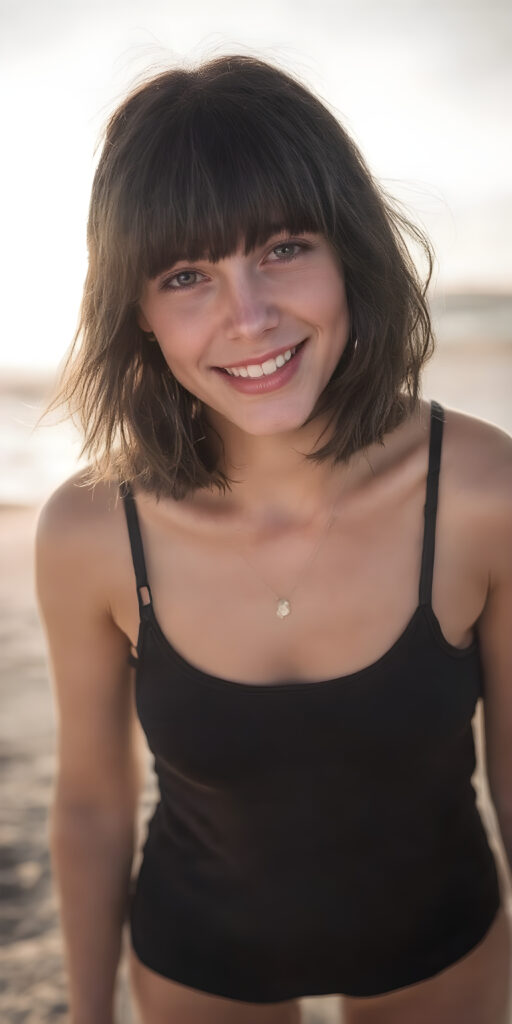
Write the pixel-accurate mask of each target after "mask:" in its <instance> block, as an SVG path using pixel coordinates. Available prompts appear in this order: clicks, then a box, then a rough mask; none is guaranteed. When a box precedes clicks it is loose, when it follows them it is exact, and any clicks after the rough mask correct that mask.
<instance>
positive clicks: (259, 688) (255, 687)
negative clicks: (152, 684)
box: [137, 602, 478, 693]
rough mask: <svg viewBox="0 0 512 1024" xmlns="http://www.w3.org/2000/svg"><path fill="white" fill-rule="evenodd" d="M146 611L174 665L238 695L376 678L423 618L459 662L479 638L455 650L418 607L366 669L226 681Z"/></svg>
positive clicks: (427, 610) (426, 609) (425, 608)
mask: <svg viewBox="0 0 512 1024" xmlns="http://www.w3.org/2000/svg"><path fill="white" fill-rule="evenodd" d="M145 609H146V616H145V617H144V618H145V622H146V624H148V625H150V626H152V628H153V631H154V634H155V637H156V639H157V640H158V642H159V643H160V646H161V648H162V650H163V651H164V653H165V654H166V655H167V657H170V658H171V660H173V661H174V663H175V664H176V663H177V664H178V665H179V666H180V668H181V669H182V670H183V671H184V672H185V673H186V674H187V675H188V676H189V677H190V678H191V679H193V680H194V681H195V682H198V683H201V684H204V685H205V686H211V687H216V688H217V689H231V690H236V691H237V692H239V693H240V692H243V691H245V692H247V693H259V692H263V693H266V692H268V691H275V692H285V691H290V692H297V691H299V690H304V691H305V692H312V691H313V690H317V689H324V688H327V689H328V688H330V687H334V686H336V685H350V683H352V682H360V681H361V679H364V678H365V677H366V676H368V677H371V676H373V675H374V673H375V671H376V670H378V669H380V668H381V666H382V665H383V664H385V663H386V662H387V661H388V660H389V659H391V658H392V657H393V655H395V654H396V653H397V651H398V650H399V648H400V647H401V646H402V645H403V644H404V643H405V641H406V639H408V637H409V635H410V634H411V633H412V632H413V630H414V628H415V627H416V624H417V622H418V621H421V620H422V619H423V620H424V621H426V623H427V625H428V627H429V630H430V633H431V636H432V637H433V639H434V640H435V642H436V645H437V646H438V647H440V648H441V649H442V650H443V651H444V652H445V653H446V654H448V655H449V656H451V657H453V658H456V659H460V658H466V657H469V656H471V655H472V654H474V653H475V651H476V650H477V647H478V643H477V640H476V639H473V640H472V641H471V643H470V644H468V645H467V646H466V647H456V646H454V645H453V644H451V643H449V641H448V640H446V638H445V636H444V634H443V632H442V629H441V625H440V623H439V620H438V618H437V616H436V614H435V612H434V610H433V608H432V607H431V605H427V604H418V605H417V606H416V608H415V609H414V611H413V613H412V615H411V617H410V618H409V620H408V622H407V623H406V625H405V626H404V628H403V630H402V632H401V633H400V635H399V636H398V637H397V639H396V640H395V641H394V642H393V643H392V644H391V646H390V647H388V648H387V650H386V651H384V653H383V654H381V655H379V657H378V658H376V659H375V661H372V662H370V664H369V665H365V666H363V668H360V669H356V670H355V671H354V672H347V673H345V675H340V676H334V677H332V678H328V679H319V680H305V681H304V682H302V683H301V682H298V681H294V680H289V681H284V682H281V683H243V682H241V681H239V680H236V679H225V678H223V677H222V676H216V675H213V674H212V673H210V672H206V671H203V669H201V668H199V667H198V666H197V665H194V664H193V663H192V662H191V661H189V660H188V659H187V658H184V657H183V655H182V654H180V653H179V651H178V650H177V649H176V647H175V646H174V644H172V643H171V641H170V640H169V639H168V637H167V636H166V635H165V633H164V632H163V630H162V628H161V626H160V623H159V621H158V619H157V617H156V614H155V611H154V608H153V603H152V602H151V603H150V604H148V605H145ZM144 618H141V626H142V623H143V622H144ZM143 655H144V639H143V638H142V643H141V644H140V653H139V655H138V658H139V661H140V659H141V658H142V657H143ZM140 667H141V665H140V664H139V665H138V666H137V670H140Z"/></svg>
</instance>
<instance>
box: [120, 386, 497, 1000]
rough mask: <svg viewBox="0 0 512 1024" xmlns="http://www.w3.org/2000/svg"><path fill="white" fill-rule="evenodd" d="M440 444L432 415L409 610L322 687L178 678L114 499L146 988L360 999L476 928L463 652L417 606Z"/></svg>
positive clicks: (479, 933) (186, 672) (427, 570)
mask: <svg viewBox="0 0 512 1024" xmlns="http://www.w3.org/2000/svg"><path fill="white" fill-rule="evenodd" d="M442 428H443V410H442V408H441V407H440V406H439V405H438V404H437V403H432V416H431V436H430V454H429V470H428V478H427V494H426V502H425V532H424V542H423V553H422V562H421V580H420V594H419V603H418V606H417V608H416V610H415V612H414V613H413V615H412V617H411V619H410V621H409V623H408V624H407V626H406V627H405V629H404V631H403V633H402V634H401V636H400V637H399V639H398V640H397V641H396V643H394V644H393V646H392V647H391V648H390V649H389V650H388V651H387V652H386V653H385V654H384V655H383V656H382V657H380V658H379V659H378V660H377V661H375V662H374V663H373V664H371V665H369V666H368V667H366V668H364V669H362V670H361V671H358V672H353V673H351V674H350V675H345V676H341V677H339V678H337V679H328V680H323V681H319V682H313V683H304V682H297V681H293V680H290V682H286V683H281V684H278V685H270V686H258V685H256V684H245V683H237V682H233V681H229V680H225V679H221V678H219V677H216V676H213V675H209V674H208V673H204V672H201V671H199V670H198V669H197V668H195V667H194V666H193V665H192V664H191V663H189V662H188V661H185V660H184V659H183V658H182V657H181V656H180V655H179V653H178V652H177V651H176V650H175V649H174V647H173V646H172V644H171V643H170V642H169V640H168V639H166V637H165V636H164V634H163V633H162V631H161V629H160V626H159V624H158V621H157V619H156V617H155V614H154V610H153V604H152V602H151V601H150V603H149V604H144V603H143V601H142V599H141V594H140V589H141V587H144V586H147V585H148V583H147V578H146V571H145V566H144V555H143V548H142V542H141V537H140V530H139V525H138V520H137V512H136V506H135V502H134V500H133V496H132V495H131V492H130V489H129V488H127V487H125V488H124V489H123V495H124V504H125V508H126V512H127V522H128V527H129V532H130V541H131V545H132V551H133V555H134V565H135V571H136V581H137V586H138V593H139V605H140V609H141V622H140V632H139V639H138V665H137V673H136V700H137V709H138V714H139V717H140V720H141V723H142V726H143V728H144V730H145V733H146V736H147V739H148V743H149V746H150V748H151V750H152V752H153V755H154V759H155V760H154V763H155V770H156V773H157V776H158V782H159V787H160V799H159V801H158V804H157V807H156V810H155V812H154V814H153V817H152V819H151V822H150V824H149V828H148V835H147V839H146V842H145V846H144V855H143V860H142V865H141V868H140V871H139V874H138V878H137V879H136V880H135V882H134V891H133V896H132V902H131V915H130V916H131V934H132V942H133V946H134V949H135V952H136V953H137V955H138V957H139V958H140V960H142V962H143V963H145V964H146V965H147V966H148V967H150V968H151V969H152V970H154V971H156V972H157V973H159V974H161V975H163V976H165V977H168V978H171V979H173V980H175V981H178V982H180V983H181V984H184V985H188V986H191V987H193V988H195V989H200V990H203V991H205V992H210V993H213V994H216V995H220V996H224V997H228V998H232V999H239V1000H244V1001H247V1002H256V1003H265V1002H278V1001H281V1000H285V999H291V998H297V997H301V996H308V995H327V994H334V993H336V994H337V993H340V994H345V995H351V996H372V995H377V994H381V993H384V992H388V991H390V990H393V989H397V988H401V987H403V986H406V985H412V984H414V983H415V982H418V981H421V980H424V979H426V978H429V977H431V976H432V975H434V974H436V973H437V972H438V971H441V970H443V969H444V968H446V967H448V966H449V965H451V964H453V963H454V962H455V961H456V960H458V959H459V958H460V957H462V956H464V955H465V954H467V953H468V952H469V951H470V950H471V949H472V948H473V947H474V946H475V945H476V944H477V943H478V942H479V941H480V940H481V939H482V938H483V936H484V935H485V933H486V931H487V930H488V928H489V927H490V925H491V923H492V921H493V919H494V917H495V914H496V912H497V910H498V907H499V905H500V893H499V887H498V879H497V873H496V866H495V861H494V858H493V855H492V853H491V850H490V847H489V844H488V840H487V835H486V832H485V829H484V827H483V824H482V821H481V819H480V816H479V813H478V811H477V808H476V804H475V792H474V789H473V787H472V784H471V776H472V774H473V771H474V768H475V750H474V742H473V732H472V718H473V715H474V712H475V708H476V704H477V701H478V699H479V697H480V696H481V693H482V673H481V665H480V659H479V654H478V646H477V643H476V642H473V643H472V644H471V645H470V646H469V647H467V648H465V649H463V650H460V649H459V648H456V647H453V646H452V645H451V644H449V643H448V642H447V641H446V640H445V638H444V636H443V634H442V632H441V628H440V625H439V622H438V620H437V618H436V616H435V614H434V612H433V609H432V607H431V603H430V595H431V590H432V571H433V565H434V547H435V544H434V541H435V522H436V509H437V489H438V480H439V468H440V461H441V446H442ZM198 628H200V626H199V625H198ZM226 641H227V642H228V641H229V642H231V641H232V637H230V635H229V630H228V629H226Z"/></svg>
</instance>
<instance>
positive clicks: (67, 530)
mask: <svg viewBox="0 0 512 1024" xmlns="http://www.w3.org/2000/svg"><path fill="white" fill-rule="evenodd" d="M118 505H119V489H118V487H117V486H116V485H114V484H113V483H108V482H104V481H102V482H100V483H97V484H95V485H94V486H93V485H91V484H90V483H88V482H87V469H83V470H79V471H78V472H77V473H75V474H74V475H73V476H71V477H69V478H68V479H67V480H65V481H64V482H63V483H62V484H60V486H59V487H57V489H56V490H55V491H53V493H52V494H50V496H49V498H48V499H47V500H46V502H45V504H44V505H43V506H42V508H41V511H40V513H39V517H38V521H37V536H38V541H39V543H42V544H49V545H52V546H53V545H56V546H57V547H63V548H64V547H65V548H68V550H69V548H70V547H72V546H74V545H79V546H80V548H81V549H82V550H85V551H87V552H88V553H89V554H90V553H91V551H92V550H93V548H94V547H95V546H97V545H98V544H101V543H102V542H103V541H104V540H105V539H107V534H108V531H109V530H111V529H112V525H111V524H112V521H113V517H114V516H115V515H116V514H117V508H118Z"/></svg>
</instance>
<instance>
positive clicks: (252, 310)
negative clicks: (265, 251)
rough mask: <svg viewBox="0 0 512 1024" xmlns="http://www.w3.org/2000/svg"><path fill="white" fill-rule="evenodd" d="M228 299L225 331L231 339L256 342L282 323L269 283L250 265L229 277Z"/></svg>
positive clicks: (236, 269)
mask: <svg viewBox="0 0 512 1024" xmlns="http://www.w3.org/2000/svg"><path fill="white" fill-rule="evenodd" d="M225 299H226V328H225V333H226V337H227V338H228V339H229V340H231V341H254V340H256V339H258V338H259V337H261V336H262V335H264V334H265V333H266V332H267V331H270V330H272V329H273V328H275V327H277V325H278V323H279V312H278V308H277V305H276V302H275V300H273V299H272V296H271V294H270V292H269V285H268V283H267V282H266V281H265V280H264V279H263V275H258V273H257V271H255V270H254V269H253V268H251V267H247V266H243V265H241V266H239V267H236V268H235V269H233V271H232V273H230V274H229V275H228V276H227V277H226V279H225Z"/></svg>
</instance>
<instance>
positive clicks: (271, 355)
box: [220, 341, 301, 370]
mask: <svg viewBox="0 0 512 1024" xmlns="http://www.w3.org/2000/svg"><path fill="white" fill-rule="evenodd" d="M300 344H301V342H300V341H295V342H294V343H293V344H292V345H283V347H282V348H276V349H274V351H273V352H266V353H264V354H263V355H261V356H258V357H257V358H255V359H241V360H240V362H239V363H224V365H223V366H221V367H220V369H221V370H225V369H226V367H229V369H231V368H232V367H235V368H236V367H238V366H261V364H262V363H266V361H267V359H275V358H276V356H280V355H282V354H283V353H284V352H288V350H289V349H291V348H297V345H300Z"/></svg>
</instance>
